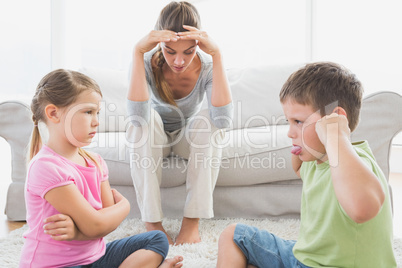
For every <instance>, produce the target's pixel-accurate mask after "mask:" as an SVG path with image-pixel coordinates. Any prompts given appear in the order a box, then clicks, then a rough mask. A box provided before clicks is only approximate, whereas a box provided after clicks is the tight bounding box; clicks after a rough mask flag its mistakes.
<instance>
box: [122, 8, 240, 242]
mask: <svg viewBox="0 0 402 268" xmlns="http://www.w3.org/2000/svg"><path fill="white" fill-rule="evenodd" d="M200 27H201V25H200V17H199V14H198V11H197V10H196V8H195V7H194V6H193V5H191V4H190V3H188V2H171V3H169V4H168V5H167V6H166V7H165V8H164V9H163V10H162V11H161V13H160V16H159V18H158V21H157V23H156V26H155V30H153V31H151V32H150V33H149V34H148V35H146V36H145V37H144V38H143V39H141V40H140V41H139V42H138V43H137V44H136V45H135V47H134V50H133V62H132V70H131V72H130V74H131V80H130V87H129V91H128V107H127V108H128V115H129V116H130V119H131V122H132V124H131V125H130V127H129V129H128V130H127V134H128V137H129V139H130V142H132V146H131V147H132V149H133V150H132V151H131V153H132V154H137V159H138V157H139V159H144V158H146V159H149V160H150V162H152V163H154V166H153V168H149V167H140V166H138V165H131V176H132V179H133V182H134V187H135V190H136V194H137V201H138V205H139V208H140V211H141V217H142V220H143V221H144V222H145V225H146V229H147V230H148V231H149V230H161V231H163V232H165V234H166V235H167V233H166V231H165V229H164V228H163V226H162V218H163V214H162V208H161V197H160V189H159V187H160V182H161V165H160V163H161V160H162V159H163V157H166V156H168V155H169V154H170V153H174V154H175V155H179V156H181V157H184V158H186V159H188V168H187V174H186V175H187V177H186V187H187V188H186V189H187V198H186V202H185V206H184V214H183V221H182V226H181V230H180V232H179V234H178V236H177V239H176V244H184V243H198V242H200V241H201V238H200V235H199V230H198V223H199V219H200V218H212V217H213V216H214V214H213V199H212V194H213V190H214V188H215V184H216V180H217V177H218V173H219V166H220V164H217V163H219V161H220V158H221V148H220V146H219V145H220V144H221V143H222V139H223V138H224V131H223V130H222V128H225V127H228V126H230V123H231V119H232V114H233V105H232V98H231V92H230V88H229V84H228V80H227V77H226V73H225V70H224V67H223V63H222V55H221V52H220V50H219V47H218V46H217V45H216V43H215V42H214V41H213V40H212V39H211V38H210V37H209V36H208V34H207V33H206V32H204V31H201V30H199V29H200ZM207 54H209V55H207ZM205 93H206V95H207V98H208V105H209V109H208V110H204V111H200V110H201V104H202V101H203V99H204V96H205ZM212 161H213V163H212ZM158 163H159V164H158ZM201 163H202V164H201ZM167 237H168V239H169V242H170V243H171V244H173V240H172V239H171V237H170V236H169V235H167Z"/></svg>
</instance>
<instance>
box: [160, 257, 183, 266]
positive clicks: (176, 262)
mask: <svg viewBox="0 0 402 268" xmlns="http://www.w3.org/2000/svg"><path fill="white" fill-rule="evenodd" d="M182 261H183V257H182V256H175V257H174V258H171V259H166V260H165V261H164V262H162V264H161V265H160V266H159V268H165V267H166V268H178V267H182V266H183V263H182Z"/></svg>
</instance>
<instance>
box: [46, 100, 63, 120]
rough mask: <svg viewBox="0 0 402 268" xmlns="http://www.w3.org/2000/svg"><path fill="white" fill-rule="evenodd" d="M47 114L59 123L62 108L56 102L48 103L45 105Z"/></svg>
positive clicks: (47, 116)
mask: <svg viewBox="0 0 402 268" xmlns="http://www.w3.org/2000/svg"><path fill="white" fill-rule="evenodd" d="M45 115H46V118H47V120H49V121H51V122H53V123H58V122H60V116H61V111H60V109H59V108H58V107H57V106H56V105H54V104H48V105H46V107H45Z"/></svg>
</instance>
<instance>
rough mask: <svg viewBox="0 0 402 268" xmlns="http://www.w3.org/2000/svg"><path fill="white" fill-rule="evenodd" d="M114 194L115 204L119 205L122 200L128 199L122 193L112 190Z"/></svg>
mask: <svg viewBox="0 0 402 268" xmlns="http://www.w3.org/2000/svg"><path fill="white" fill-rule="evenodd" d="M112 194H113V198H114V203H115V204H117V203H119V202H120V201H122V200H126V198H125V197H124V196H123V195H122V194H121V193H119V192H118V191H117V190H116V189H112Z"/></svg>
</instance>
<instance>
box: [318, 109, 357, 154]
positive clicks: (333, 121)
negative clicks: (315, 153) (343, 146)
mask: <svg viewBox="0 0 402 268" xmlns="http://www.w3.org/2000/svg"><path fill="white" fill-rule="evenodd" d="M315 131H316V132H317V135H318V138H319V139H320V141H321V143H322V144H324V146H325V147H327V143H328V142H329V141H330V140H334V139H336V141H337V142H338V141H339V139H340V138H341V137H344V138H346V139H348V140H350V129H349V125H348V119H347V118H346V116H345V115H342V114H337V113H332V114H331V115H326V116H324V117H322V118H321V119H320V120H318V121H317V123H316V125H315Z"/></svg>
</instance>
